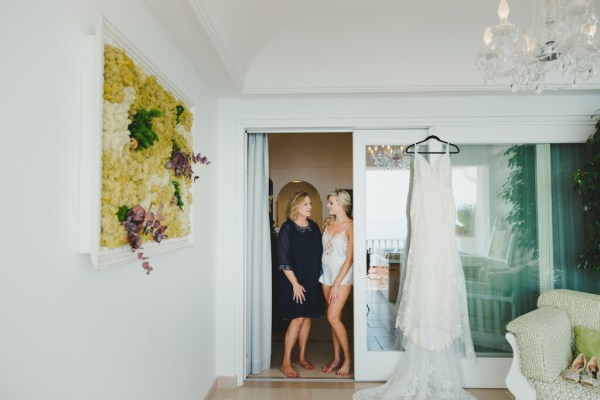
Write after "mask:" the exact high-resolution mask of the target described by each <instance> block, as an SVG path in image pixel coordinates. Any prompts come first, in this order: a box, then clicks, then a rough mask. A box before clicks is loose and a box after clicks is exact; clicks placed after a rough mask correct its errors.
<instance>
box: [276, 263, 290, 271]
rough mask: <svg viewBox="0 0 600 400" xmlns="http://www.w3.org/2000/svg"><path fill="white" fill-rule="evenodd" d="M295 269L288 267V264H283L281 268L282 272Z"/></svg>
mask: <svg viewBox="0 0 600 400" xmlns="http://www.w3.org/2000/svg"><path fill="white" fill-rule="evenodd" d="M292 269H293V268H292V266H291V265H287V264H281V265H280V266H279V270H280V271H291V270H292Z"/></svg>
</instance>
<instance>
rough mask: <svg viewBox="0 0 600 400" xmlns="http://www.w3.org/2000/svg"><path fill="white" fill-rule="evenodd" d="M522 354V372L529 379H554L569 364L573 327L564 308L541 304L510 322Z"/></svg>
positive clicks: (508, 326)
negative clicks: (539, 306) (542, 305)
mask: <svg viewBox="0 0 600 400" xmlns="http://www.w3.org/2000/svg"><path fill="white" fill-rule="evenodd" d="M506 329H507V330H508V331H509V332H512V333H514V334H515V336H516V339H517V346H518V349H519V354H520V357H521V373H522V374H523V376H525V377H526V378H529V379H537V380H541V381H544V382H552V381H553V380H555V379H556V378H557V377H558V376H559V375H560V373H561V372H562V371H563V370H564V369H565V368H566V367H567V366H568V365H569V363H570V362H571V359H572V357H573V355H572V353H571V336H572V334H573V333H572V328H571V323H570V322H569V319H568V318H567V315H566V314H565V312H564V311H562V310H559V309H557V308H554V307H541V308H538V309H537V310H533V311H531V312H528V313H527V314H524V315H522V316H520V317H518V318H516V319H515V320H513V321H511V322H509V323H508V325H507V326H506Z"/></svg>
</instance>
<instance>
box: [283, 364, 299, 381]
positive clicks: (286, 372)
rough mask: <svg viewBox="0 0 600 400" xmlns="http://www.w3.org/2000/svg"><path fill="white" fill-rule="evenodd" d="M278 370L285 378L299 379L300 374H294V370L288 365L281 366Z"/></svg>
mask: <svg viewBox="0 0 600 400" xmlns="http://www.w3.org/2000/svg"><path fill="white" fill-rule="evenodd" d="M279 370H280V371H281V373H283V375H285V376H286V377H287V378H299V377H300V374H299V373H298V372H296V370H295V369H294V368H292V367H291V366H290V365H282V366H281V367H280V368H279Z"/></svg>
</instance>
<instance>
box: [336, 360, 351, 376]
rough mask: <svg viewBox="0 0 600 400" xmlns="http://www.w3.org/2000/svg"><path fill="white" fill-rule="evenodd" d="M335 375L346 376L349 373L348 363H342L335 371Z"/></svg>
mask: <svg viewBox="0 0 600 400" xmlns="http://www.w3.org/2000/svg"><path fill="white" fill-rule="evenodd" d="M335 374H336V375H337V376H348V375H350V363H344V364H343V365H342V367H341V368H340V369H339V371H337V372H336V373H335Z"/></svg>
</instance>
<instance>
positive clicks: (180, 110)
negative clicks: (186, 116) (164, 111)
mask: <svg viewBox="0 0 600 400" xmlns="http://www.w3.org/2000/svg"><path fill="white" fill-rule="evenodd" d="M175 108H176V109H177V119H176V122H177V125H179V123H180V121H179V116H180V115H181V114H183V112H184V111H185V108H183V106H180V105H177V107H175Z"/></svg>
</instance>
